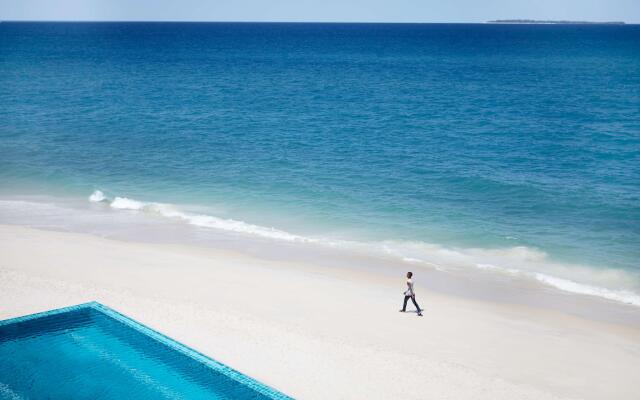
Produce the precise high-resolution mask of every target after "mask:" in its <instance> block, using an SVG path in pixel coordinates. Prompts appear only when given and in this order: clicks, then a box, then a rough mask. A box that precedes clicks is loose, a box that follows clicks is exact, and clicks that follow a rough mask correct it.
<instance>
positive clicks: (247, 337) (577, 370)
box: [0, 225, 640, 400]
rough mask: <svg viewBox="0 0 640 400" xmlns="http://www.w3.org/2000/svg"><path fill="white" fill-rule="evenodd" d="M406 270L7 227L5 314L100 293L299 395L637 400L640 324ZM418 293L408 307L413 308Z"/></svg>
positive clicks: (0, 253) (1, 248) (2, 270)
mask: <svg viewBox="0 0 640 400" xmlns="http://www.w3.org/2000/svg"><path fill="white" fill-rule="evenodd" d="M403 290H404V288H403V277H402V276H399V277H398V279H397V280H392V279H389V278H388V277H386V276H380V275H376V274H375V273H373V272H372V273H367V272H363V271H362V270H358V271H352V270H340V269H329V268H322V267H319V266H315V265H311V264H306V265H299V264H295V265H294V264H288V263H283V262H273V261H265V260H261V259H257V258H253V257H249V256H246V255H243V254H240V253H230V252H223V251H218V250H209V249H203V248H197V247H188V246H167V245H160V244H141V243H133V242H123V241H116V240H108V239H103V238H99V237H95V236H90V235H85V234H75V233H60V232H49V231H41V230H34V229H29V228H23V227H17V226H6V225H0V319H5V318H11V317H16V316H20V315H24V314H30V313H34V312H39V311H45V310H49V309H52V308H58V307H64V306H69V305H73V304H78V303H82V302H87V301H92V300H96V301H99V302H101V303H103V304H105V305H108V306H110V307H112V308H115V309H116V310H118V311H120V312H122V313H124V314H126V315H128V316H130V317H132V318H134V319H136V320H138V321H140V322H142V323H144V324H147V325H149V326H150V327H152V328H154V329H157V330H159V331H160V332H162V333H164V334H167V335H169V336H171V337H172V338H174V339H176V340H178V341H181V342H183V343H185V344H187V345H189V346H191V347H193V348H195V349H197V350H199V351H201V352H203V353H205V354H207V355H209V356H211V357H212V358H215V359H217V360H219V361H221V362H224V363H226V364H228V365H230V366H231V367H233V368H235V369H238V370H240V371H241V372H243V373H246V374H248V375H250V376H252V377H254V378H256V379H258V380H260V381H262V382H264V383H266V384H268V385H270V386H273V387H275V388H277V389H279V390H281V391H283V392H285V393H287V394H289V395H291V396H293V397H296V398H301V399H329V398H330V399H400V398H403V399H510V400H511V399H555V398H580V399H637V398H638V395H639V393H640V329H639V328H634V327H631V326H622V325H615V324H611V323H605V322H597V321H591V320H588V319H582V318H578V317H574V316H568V315H564V314H562V313H559V312H554V311H549V310H543V309H538V308H534V307H526V306H514V305H508V304H498V303H490V302H484V301H477V300H469V299H462V298H458V297H454V296H447V295H442V294H436V293H433V292H429V291H427V290H426V289H425V288H421V287H417V288H416V291H417V298H418V301H419V303H420V304H421V305H422V306H423V308H425V313H424V317H422V318H420V317H417V316H416V314H414V313H406V314H403V313H399V312H398V309H399V307H400V303H401V301H402V291H403ZM411 308H412V307H411V303H410V309H411Z"/></svg>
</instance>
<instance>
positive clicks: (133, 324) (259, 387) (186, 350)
mask: <svg viewBox="0 0 640 400" xmlns="http://www.w3.org/2000/svg"><path fill="white" fill-rule="evenodd" d="M86 308H91V309H93V310H95V311H98V312H101V313H103V314H105V315H106V316H108V317H111V318H113V319H115V320H117V321H119V322H121V323H123V324H125V325H127V326H129V327H130V328H133V329H135V330H137V331H138V332H141V333H142V334H144V335H146V336H148V337H150V338H151V339H153V340H156V341H158V342H160V343H162V344H164V345H166V346H168V347H169V348H171V349H173V350H175V351H178V352H180V353H182V354H184V355H186V356H187V357H189V358H191V359H193V360H195V361H197V362H200V363H202V364H205V365H206V366H207V367H209V368H211V369H213V370H214V371H216V372H220V373H222V374H224V375H226V376H227V377H229V378H231V379H233V380H234V381H236V382H238V383H240V384H242V385H244V386H248V387H250V388H251V389H253V390H255V391H256V392H258V393H260V394H262V395H265V396H267V397H269V398H271V399H274V400H293V398H292V397H289V396H287V395H285V394H284V393H281V392H280V391H278V390H276V389H273V388H271V387H269V386H267V385H265V384H263V383H260V382H258V381H257V380H255V379H253V378H251V377H249V376H247V375H245V374H243V373H241V372H239V371H236V370H235V369H233V368H231V367H229V366H227V365H225V364H223V363H221V362H219V361H216V360H214V359H212V358H210V357H208V356H206V355H204V354H202V353H200V352H199V351H197V350H194V349H192V348H191V347H189V346H186V345H184V344H182V343H180V342H178V341H176V340H174V339H171V338H170V337H168V336H166V335H164V334H162V333H160V332H158V331H156V330H154V329H152V328H149V327H148V326H146V325H144V324H141V323H140V322H138V321H135V320H133V319H131V318H129V317H127V316H125V315H124V314H121V313H120V312H118V311H116V310H114V309H112V308H110V307H107V306H105V305H104V304H101V303H98V302H97V301H91V302H88V303H82V304H77V305H74V306H69V307H63V308H57V309H53V310H49V311H44V312H39V313H35V314H28V315H23V316H20V317H15V318H9V319H5V320H1V321H0V326H6V325H11V324H15V323H20V322H24V321H29V320H33V319H38V318H42V317H47V316H51V315H57V314H63V313H66V312H70V311H76V310H81V309H86Z"/></svg>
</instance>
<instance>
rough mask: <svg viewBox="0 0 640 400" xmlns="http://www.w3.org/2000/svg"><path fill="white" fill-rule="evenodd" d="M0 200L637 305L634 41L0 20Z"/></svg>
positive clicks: (464, 29) (369, 27)
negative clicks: (156, 221)
mask: <svg viewBox="0 0 640 400" xmlns="http://www.w3.org/2000/svg"><path fill="white" fill-rule="evenodd" d="M0 195H1V196H2V199H0V222H5V223H28V224H30V225H38V224H39V225H41V226H48V225H50V224H53V225H56V226H60V225H64V224H69V225H72V224H73V223H74V222H77V221H80V220H81V218H83V217H81V216H80V212H81V211H80V210H76V209H74V208H73V207H66V206H65V205H63V204H62V203H63V201H62V199H70V198H71V199H76V200H77V201H78V204H79V203H80V202H82V203H83V204H84V203H86V204H89V205H92V206H91V207H93V208H91V211H92V212H94V213H99V212H100V209H96V208H95V207H94V206H96V207H102V208H103V209H104V211H105V212H106V211H107V210H108V211H109V212H110V214H105V215H108V216H107V217H104V218H102V219H100V218H98V219H92V220H91V221H90V222H86V225H87V226H88V225H96V224H99V223H101V222H105V223H106V221H107V220H108V222H109V223H113V222H114V221H119V222H121V223H122V224H123V226H126V225H127V224H132V223H134V222H136V221H139V220H138V219H132V218H130V217H131V215H132V214H131V213H137V214H149V215H153V216H154V218H157V217H159V218H161V219H162V218H164V219H166V220H167V221H170V224H168V225H167V226H170V227H174V228H176V227H177V226H178V225H180V228H179V229H183V228H184V227H185V226H187V227H192V228H193V229H201V230H211V231H215V232H218V233H225V232H226V233H229V234H232V235H245V236H247V237H260V238H264V239H265V240H271V241H274V242H275V241H278V242H294V243H295V242H300V243H308V244H314V245H319V246H329V247H331V246H333V247H336V246H339V247H341V248H344V247H348V248H354V249H359V251H364V252H370V253H371V254H380V255H384V256H385V257H395V259H397V260H398V262H403V263H413V264H420V265H424V266H425V267H428V268H441V269H445V270H446V269H447V268H453V267H457V268H460V267H462V268H468V269H470V270H474V269H475V270H478V271H483V272H486V271H490V272H496V273H502V274H508V275H521V276H522V277H524V278H527V279H533V280H536V281H538V282H541V283H544V284H545V285H550V286H553V287H555V288H559V289H562V290H565V291H570V292H575V293H580V294H590V295H597V296H601V297H605V298H608V299H610V300H614V301H620V302H626V303H631V304H635V305H640V265H639V260H640V26H636V25H626V26H604V25H588V26H581V25H571V26H567V25H492V24H284V23H283V24H280V23H278V24H262V23H11V22H3V23H1V24H0ZM43 199H46V201H44V200H43ZM65 204H67V203H65ZM67 205H68V204H67ZM65 207H66V208H65ZM87 207H89V206H87ZM74 210H75V211H74ZM63 211H64V212H63ZM85 211H86V210H85ZM114 213H115V214H118V213H119V214H120V219H118V217H115V220H114V217H113V215H114ZM96 218H97V217H96ZM34 219H37V221H35V220H34ZM25 221H26V222H25ZM54 222H55V223H54ZM129 228H130V227H129ZM129 228H127V229H129ZM87 229H88V228H87ZM176 229H178V228H176Z"/></svg>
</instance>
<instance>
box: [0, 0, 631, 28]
mask: <svg viewBox="0 0 640 400" xmlns="http://www.w3.org/2000/svg"><path fill="white" fill-rule="evenodd" d="M514 18H526V19H554V20H560V19H562V20H588V21H625V22H627V23H640V0H315V1H312V0H0V20H4V21H9V20H49V21H52V20H53V21H61V20H63V21H292V22H309V21H313V22H485V21H488V20H492V19H514Z"/></svg>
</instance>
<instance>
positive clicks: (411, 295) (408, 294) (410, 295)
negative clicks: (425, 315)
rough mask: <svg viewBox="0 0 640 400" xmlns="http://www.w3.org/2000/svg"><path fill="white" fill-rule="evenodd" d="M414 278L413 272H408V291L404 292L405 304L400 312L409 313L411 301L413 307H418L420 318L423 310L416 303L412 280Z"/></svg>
mask: <svg viewBox="0 0 640 400" xmlns="http://www.w3.org/2000/svg"><path fill="white" fill-rule="evenodd" d="M412 276H413V272H407V290H405V291H404V304H403V305H402V310H400V312H405V311H407V301H409V299H411V301H412V302H413V305H414V306H416V310H418V316H419V317H422V310H421V309H420V306H419V305H418V303H417V302H416V293H415V292H414V291H413V280H411V277H412Z"/></svg>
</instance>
